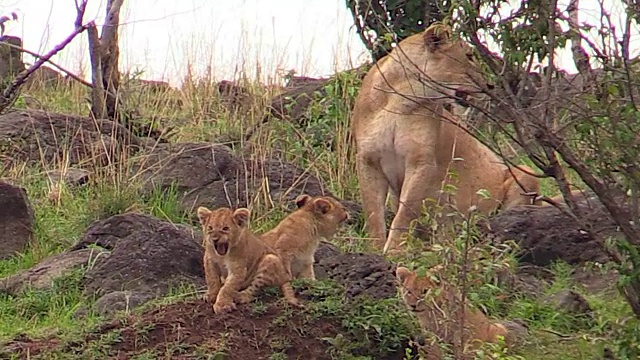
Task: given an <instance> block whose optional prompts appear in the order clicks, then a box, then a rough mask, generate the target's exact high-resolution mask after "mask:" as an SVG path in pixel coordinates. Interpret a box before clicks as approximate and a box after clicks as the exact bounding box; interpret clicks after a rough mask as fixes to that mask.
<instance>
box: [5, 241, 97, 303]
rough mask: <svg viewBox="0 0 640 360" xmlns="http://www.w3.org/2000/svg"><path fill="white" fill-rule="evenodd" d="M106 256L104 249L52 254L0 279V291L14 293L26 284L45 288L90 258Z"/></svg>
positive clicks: (86, 262)
mask: <svg viewBox="0 0 640 360" xmlns="http://www.w3.org/2000/svg"><path fill="white" fill-rule="evenodd" d="M108 256H109V255H108V253H107V252H106V251H102V250H98V249H81V250H77V251H69V252H64V253H61V254H57V255H53V256H50V257H48V258H46V259H44V260H43V261H41V262H40V263H38V264H37V265H35V266H33V267H31V268H29V269H26V270H23V271H20V272H18V273H16V274H13V275H10V276H7V277H5V278H3V279H0V292H4V293H8V294H12V295H16V294H18V293H19V292H21V291H22V290H23V289H24V288H25V287H27V286H30V287H31V288H33V289H39V290H41V289H46V288H48V287H50V286H51V284H52V282H53V280H54V279H56V278H59V277H61V276H63V275H65V274H66V273H68V272H69V271H72V270H74V269H77V268H79V267H80V266H82V265H87V264H89V261H90V260H91V259H97V258H101V257H108Z"/></svg>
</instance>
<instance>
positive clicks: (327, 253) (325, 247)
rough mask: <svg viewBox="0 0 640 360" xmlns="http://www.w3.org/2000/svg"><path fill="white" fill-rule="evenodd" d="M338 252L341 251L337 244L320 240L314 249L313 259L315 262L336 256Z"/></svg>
mask: <svg viewBox="0 0 640 360" xmlns="http://www.w3.org/2000/svg"><path fill="white" fill-rule="evenodd" d="M340 253H342V252H341V251H340V249H339V248H338V247H337V246H335V245H333V244H332V243H330V242H327V241H321V242H320V246H318V250H316V253H315V256H314V261H315V262H316V263H317V262H320V261H321V260H324V259H326V258H330V257H334V256H337V255H339V254H340Z"/></svg>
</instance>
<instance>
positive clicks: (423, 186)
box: [382, 165, 441, 254]
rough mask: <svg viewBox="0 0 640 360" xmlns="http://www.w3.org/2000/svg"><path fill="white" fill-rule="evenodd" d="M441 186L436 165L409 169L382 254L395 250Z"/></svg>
mask: <svg viewBox="0 0 640 360" xmlns="http://www.w3.org/2000/svg"><path fill="white" fill-rule="evenodd" d="M440 185H441V179H440V176H439V174H438V169H437V167H436V166H435V165H433V166H429V165H421V166H420V167H418V168H409V167H407V173H406V174H405V178H404V183H403V184H402V189H401V191H400V201H399V202H400V204H399V206H398V213H397V214H396V216H395V217H394V218H393V221H392V222H391V228H390V229H389V237H388V238H387V242H386V243H385V244H384V249H383V250H382V253H383V254H384V253H386V252H388V251H389V250H395V249H396V248H397V247H398V245H399V244H400V241H401V239H402V235H403V234H405V233H406V232H407V230H408V229H409V224H410V223H411V221H413V220H414V219H417V218H418V216H420V213H421V210H422V203H423V201H424V199H425V198H427V197H435V196H436V194H437V190H438V189H439V187H440Z"/></svg>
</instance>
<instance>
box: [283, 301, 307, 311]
mask: <svg viewBox="0 0 640 360" xmlns="http://www.w3.org/2000/svg"><path fill="white" fill-rule="evenodd" d="M287 304H289V306H292V307H294V308H297V309H304V308H305V306H304V304H303V303H302V302H301V301H300V300H298V299H287Z"/></svg>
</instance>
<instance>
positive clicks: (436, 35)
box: [424, 24, 451, 52]
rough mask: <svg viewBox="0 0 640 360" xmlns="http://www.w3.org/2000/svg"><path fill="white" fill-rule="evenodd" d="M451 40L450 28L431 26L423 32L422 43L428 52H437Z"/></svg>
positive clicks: (438, 25)
mask: <svg viewBox="0 0 640 360" xmlns="http://www.w3.org/2000/svg"><path fill="white" fill-rule="evenodd" d="M450 39H451V28H450V27H449V26H447V25H442V24H433V25H431V26H429V27H428V28H427V29H426V30H425V31H424V43H425V45H427V48H428V49H429V50H430V51H432V52H433V51H436V50H438V49H439V48H440V47H441V46H442V45H444V44H446V43H447V42H448V41H449V40H450Z"/></svg>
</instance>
